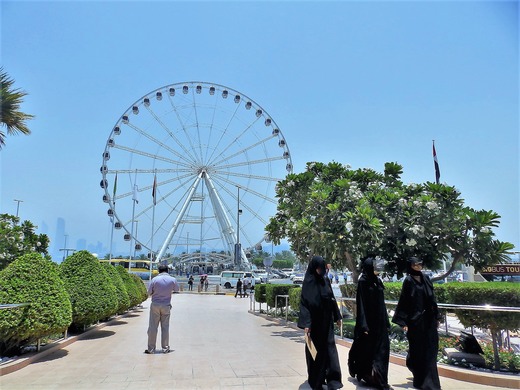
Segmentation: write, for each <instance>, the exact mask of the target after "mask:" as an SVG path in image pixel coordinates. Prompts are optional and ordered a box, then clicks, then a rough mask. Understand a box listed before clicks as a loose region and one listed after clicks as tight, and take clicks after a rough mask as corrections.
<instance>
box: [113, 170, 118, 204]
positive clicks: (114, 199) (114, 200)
mask: <svg viewBox="0 0 520 390" xmlns="http://www.w3.org/2000/svg"><path fill="white" fill-rule="evenodd" d="M116 190H117V172H116V178H115V180H114V191H113V193H112V201H113V202H114V203H116Z"/></svg>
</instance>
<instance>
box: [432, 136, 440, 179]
mask: <svg viewBox="0 0 520 390" xmlns="http://www.w3.org/2000/svg"><path fill="white" fill-rule="evenodd" d="M432 144H433V166H434V168H435V182H436V183H437V184H439V179H440V177H441V170H440V168H439V161H438V160H437V151H436V150H435V140H434V139H432Z"/></svg>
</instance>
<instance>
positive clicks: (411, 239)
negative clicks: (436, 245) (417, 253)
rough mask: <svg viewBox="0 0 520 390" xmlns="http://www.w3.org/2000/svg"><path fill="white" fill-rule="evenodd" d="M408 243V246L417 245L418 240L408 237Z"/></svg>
mask: <svg viewBox="0 0 520 390" xmlns="http://www.w3.org/2000/svg"><path fill="white" fill-rule="evenodd" d="M406 245H407V246H415V245H417V241H415V240H414V239H413V238H407V239H406Z"/></svg>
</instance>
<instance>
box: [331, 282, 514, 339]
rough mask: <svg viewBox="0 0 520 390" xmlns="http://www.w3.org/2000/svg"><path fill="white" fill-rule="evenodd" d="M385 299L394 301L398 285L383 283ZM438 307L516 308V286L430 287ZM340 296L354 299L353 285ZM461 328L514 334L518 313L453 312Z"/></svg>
mask: <svg viewBox="0 0 520 390" xmlns="http://www.w3.org/2000/svg"><path fill="white" fill-rule="evenodd" d="M384 285H385V299H386V300H388V301H398V300H399V296H400V295H401V288H402V286H403V284H402V283H400V282H388V283H385V284H384ZM433 288H434V290H435V295H436V298H437V302H438V303H448V304H459V305H485V304H488V305H491V306H506V307H520V284H518V283H506V282H487V283H479V282H464V283H445V284H434V285H433ZM340 289H341V293H342V295H343V296H347V297H355V296H356V292H355V291H356V285H355V284H347V285H341V286H340ZM453 312H454V313H455V314H456V316H457V318H458V319H459V321H460V322H461V324H462V325H464V326H465V327H470V326H472V325H473V326H476V327H478V328H481V329H501V330H506V329H507V330H518V329H519V328H520V313H508V312H492V311H482V310H453Z"/></svg>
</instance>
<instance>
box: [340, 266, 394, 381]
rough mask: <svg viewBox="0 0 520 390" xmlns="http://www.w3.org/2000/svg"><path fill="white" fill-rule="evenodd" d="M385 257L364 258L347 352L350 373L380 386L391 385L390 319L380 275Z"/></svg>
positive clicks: (360, 379) (358, 378)
mask: <svg viewBox="0 0 520 390" xmlns="http://www.w3.org/2000/svg"><path fill="white" fill-rule="evenodd" d="M383 267H384V260H382V259H375V258H373V257H366V258H364V259H363V260H362V262H361V271H362V273H361V276H360V277H359V279H358V285H357V291H356V326H355V328H354V342H353V343H352V347H351V348H350V351H349V355H348V369H349V373H350V376H352V377H355V378H357V380H358V381H360V382H361V381H364V382H365V383H366V384H368V385H369V386H371V387H375V388H377V389H391V388H392V387H391V386H390V385H389V384H388V362H389V359H390V340H389V338H388V332H389V330H390V321H389V319H388V312H387V311H386V305H385V295H384V289H385V288H384V286H383V282H382V281H381V279H379V277H378V275H379V273H380V272H381V271H382V270H383Z"/></svg>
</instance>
